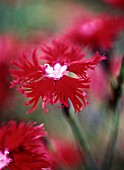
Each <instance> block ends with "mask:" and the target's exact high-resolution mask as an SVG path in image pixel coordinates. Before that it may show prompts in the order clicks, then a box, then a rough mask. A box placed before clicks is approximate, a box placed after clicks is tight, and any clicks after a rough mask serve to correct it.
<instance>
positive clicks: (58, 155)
mask: <svg viewBox="0 0 124 170" xmlns="http://www.w3.org/2000/svg"><path fill="white" fill-rule="evenodd" d="M52 145H53V148H52V149H51V152H50V153H51V158H52V159H53V168H54V170H58V169H59V167H66V168H67V167H68V168H69V169H70V168H76V167H78V166H80V165H82V164H83V162H82V159H81V157H80V152H79V150H78V148H77V146H76V144H75V143H74V142H72V141H68V140H65V139H64V140H62V139H55V138H54V139H52ZM84 159H85V157H84Z"/></svg>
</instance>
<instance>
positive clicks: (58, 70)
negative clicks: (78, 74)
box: [45, 63, 67, 79]
mask: <svg viewBox="0 0 124 170" xmlns="http://www.w3.org/2000/svg"><path fill="white" fill-rule="evenodd" d="M45 67H46V68H45V71H46V74H47V77H50V78H54V79H60V78H61V77H62V76H63V75H64V72H65V71H66V70H67V65H63V66H61V64H59V63H56V64H55V65H54V67H51V66H50V65H49V64H45Z"/></svg>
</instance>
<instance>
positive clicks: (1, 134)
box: [0, 121, 51, 170]
mask: <svg viewBox="0 0 124 170" xmlns="http://www.w3.org/2000/svg"><path fill="white" fill-rule="evenodd" d="M45 134H46V132H45V131H44V127H43V124H41V125H38V126H34V123H27V124H25V123H24V122H20V123H19V124H17V123H16V122H15V121H10V122H9V123H8V124H2V125H1V127H0V170H3V169H5V168H6V167H8V168H9V169H10V170H31V169H32V170H41V169H43V168H44V169H45V168H46V170H47V168H50V166H51V162H50V158H49V157H48V154H47V152H46V150H45V146H44V144H43V143H42V142H41V138H42V137H43V136H45Z"/></svg>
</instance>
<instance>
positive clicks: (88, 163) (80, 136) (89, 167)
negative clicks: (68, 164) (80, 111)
mask: <svg viewBox="0 0 124 170" xmlns="http://www.w3.org/2000/svg"><path fill="white" fill-rule="evenodd" d="M63 113H64V115H65V117H66V118H67V121H68V122H69V124H70V126H71V129H72V132H73V134H74V136H75V138H76V140H77V142H78V144H79V146H80V151H81V153H82V159H83V162H84V167H85V169H86V170H98V167H97V165H96V162H95V160H94V157H93V155H92V152H91V149H90V147H89V145H88V141H87V140H86V137H85V133H84V132H83V129H81V127H80V126H79V123H78V122H77V120H76V119H75V117H74V115H73V114H71V113H70V111H69V108H67V107H64V108H63ZM84 155H85V158H84Z"/></svg>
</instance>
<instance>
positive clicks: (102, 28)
mask: <svg viewBox="0 0 124 170" xmlns="http://www.w3.org/2000/svg"><path fill="white" fill-rule="evenodd" d="M122 28H123V19H122V18H117V17H116V18H115V17H113V16H109V15H100V16H97V17H90V18H86V19H80V20H78V21H77V22H75V23H74V26H73V28H71V29H70V30H69V32H68V33H67V35H66V38H67V39H68V40H69V41H70V42H72V43H74V44H78V45H80V46H88V47H90V48H91V49H93V50H94V49H100V48H103V49H106V48H110V47H112V45H113V41H114V40H115V39H116V38H117V37H118V34H119V31H120V30H122Z"/></svg>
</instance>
